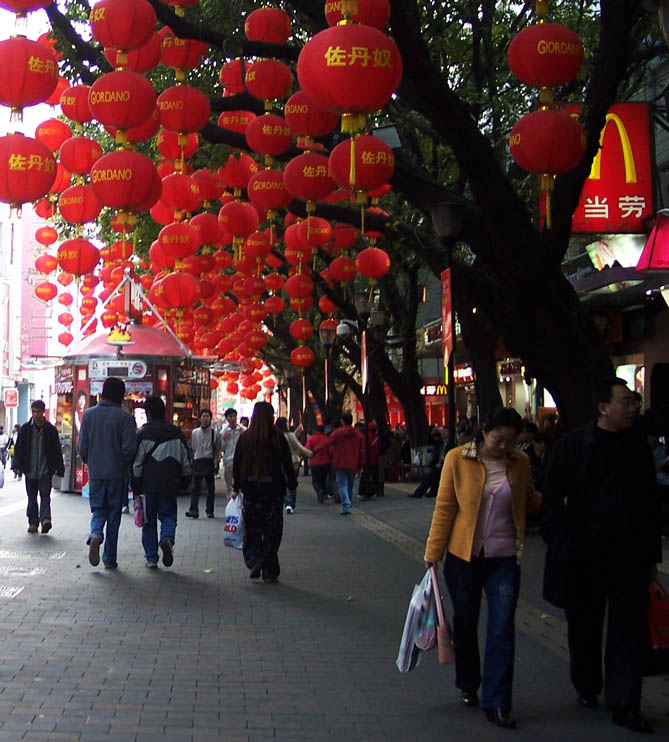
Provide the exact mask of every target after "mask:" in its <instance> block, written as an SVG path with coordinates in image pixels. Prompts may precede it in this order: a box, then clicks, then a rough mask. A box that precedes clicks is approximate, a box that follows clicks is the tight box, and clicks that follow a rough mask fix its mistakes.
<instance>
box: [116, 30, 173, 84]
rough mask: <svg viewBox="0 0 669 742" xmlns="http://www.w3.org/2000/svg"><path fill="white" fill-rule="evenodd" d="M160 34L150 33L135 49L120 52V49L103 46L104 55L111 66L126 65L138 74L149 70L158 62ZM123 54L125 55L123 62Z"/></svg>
mask: <svg viewBox="0 0 669 742" xmlns="http://www.w3.org/2000/svg"><path fill="white" fill-rule="evenodd" d="M160 53H161V49H160V36H158V34H157V33H153V34H151V36H150V37H149V39H148V41H146V42H145V43H144V44H142V45H141V46H139V47H137V48H136V49H130V50H128V51H127V52H122V51H121V50H120V49H109V48H105V57H106V58H107V61H108V62H109V64H111V66H112V67H114V68H116V67H121V66H123V67H127V68H128V69H129V70H132V71H133V72H138V73H139V74H140V75H143V74H145V73H146V72H150V71H151V70H152V69H155V67H156V66H157V65H158V63H159V62H160ZM123 54H125V56H126V61H125V63H124V62H123Z"/></svg>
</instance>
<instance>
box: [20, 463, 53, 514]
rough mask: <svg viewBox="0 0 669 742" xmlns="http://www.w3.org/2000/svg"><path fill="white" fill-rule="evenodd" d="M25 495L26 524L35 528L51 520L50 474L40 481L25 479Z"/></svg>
mask: <svg viewBox="0 0 669 742" xmlns="http://www.w3.org/2000/svg"><path fill="white" fill-rule="evenodd" d="M26 493H27V495H28V509H27V510H26V515H27V516H28V523H29V524H30V525H31V526H36V525H38V524H39V523H44V521H45V520H51V474H46V475H45V476H43V477H41V478H40V479H31V478H30V477H26ZM38 493H39V508H38V507H37V494H38Z"/></svg>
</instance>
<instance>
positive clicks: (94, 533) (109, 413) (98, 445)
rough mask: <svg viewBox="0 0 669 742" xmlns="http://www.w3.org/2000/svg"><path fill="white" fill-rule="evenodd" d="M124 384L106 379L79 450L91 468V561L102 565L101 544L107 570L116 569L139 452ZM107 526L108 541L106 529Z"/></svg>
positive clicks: (85, 420) (85, 422)
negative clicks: (126, 407)
mask: <svg viewBox="0 0 669 742" xmlns="http://www.w3.org/2000/svg"><path fill="white" fill-rule="evenodd" d="M124 396H125V384H124V383H123V381H122V380H121V379H116V378H113V377H112V378H109V379H105V383H104V384H103V386H102V395H101V398H100V401H99V402H98V404H97V405H95V407H89V409H87V410H86V411H85V412H84V415H83V418H82V421H81V432H80V434H79V442H78V444H77V449H78V451H79V455H80V456H81V458H82V460H83V462H84V463H85V464H86V465H87V466H88V476H89V502H90V506H91V529H90V533H89V535H88V538H87V539H86V543H87V544H88V561H89V562H90V563H91V564H92V565H93V566H94V567H97V565H98V564H100V544H102V543H103V542H104V545H105V548H104V552H103V554H102V561H103V563H104V566H105V567H107V568H108V569H115V568H116V567H117V566H118V563H117V561H116V547H117V542H118V529H119V526H120V525H121V509H122V508H123V501H124V499H125V497H126V495H127V490H128V467H129V466H130V464H132V462H133V459H134V458H135V451H136V448H137V440H136V425H135V420H134V418H133V416H132V415H131V414H130V413H129V412H126V411H125V410H123V409H121V403H122V402H123V397H124ZM105 523H106V525H107V529H106V530H107V538H106V539H105V537H104V534H103V529H104V528H105Z"/></svg>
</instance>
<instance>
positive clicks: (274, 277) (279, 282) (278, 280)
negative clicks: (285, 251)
mask: <svg viewBox="0 0 669 742" xmlns="http://www.w3.org/2000/svg"><path fill="white" fill-rule="evenodd" d="M263 280H264V281H265V286H266V287H267V289H268V290H269V291H280V290H281V289H282V288H283V285H284V283H285V281H284V278H283V276H280V275H279V274H278V273H268V274H267V275H266V276H265V277H264V279H263Z"/></svg>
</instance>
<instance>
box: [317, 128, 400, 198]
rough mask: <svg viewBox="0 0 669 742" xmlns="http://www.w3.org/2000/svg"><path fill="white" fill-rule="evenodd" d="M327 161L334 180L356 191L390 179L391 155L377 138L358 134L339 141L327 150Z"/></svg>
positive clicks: (393, 167)
mask: <svg viewBox="0 0 669 742" xmlns="http://www.w3.org/2000/svg"><path fill="white" fill-rule="evenodd" d="M353 158H354V160H355V161H354V162H353V161H352V160H353ZM328 163H329V167H330V175H331V176H332V179H333V180H334V181H335V183H337V184H339V185H340V186H342V187H343V188H352V189H354V190H356V191H370V190H372V189H373V188H378V187H379V186H381V185H383V184H384V183H385V182H386V181H388V180H390V178H391V176H392V174H393V170H394V169H395V155H393V151H392V149H391V148H390V147H389V146H388V145H387V144H386V143H385V142H384V141H383V140H382V139H379V137H374V136H368V135H358V136H355V137H351V138H350V139H345V140H344V141H343V142H340V143H339V144H338V145H337V146H336V147H335V148H334V149H333V150H332V152H331V153H330V158H329V160H328Z"/></svg>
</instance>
